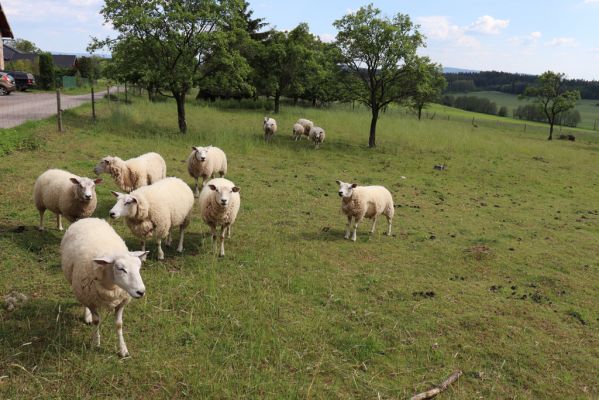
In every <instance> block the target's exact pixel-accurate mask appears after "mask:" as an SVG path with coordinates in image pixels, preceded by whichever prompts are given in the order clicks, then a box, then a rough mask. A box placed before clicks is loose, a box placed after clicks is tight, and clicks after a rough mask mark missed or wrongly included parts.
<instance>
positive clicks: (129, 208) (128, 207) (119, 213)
mask: <svg viewBox="0 0 599 400" xmlns="http://www.w3.org/2000/svg"><path fill="white" fill-rule="evenodd" d="M111 193H112V194H113V195H114V196H115V197H116V198H117V202H116V204H115V205H114V207H112V208H111V209H110V217H111V218H119V217H133V216H135V214H136V213H137V199H136V198H135V197H133V196H131V195H130V194H125V193H119V192H111Z"/></svg>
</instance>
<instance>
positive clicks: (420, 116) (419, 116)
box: [418, 106, 422, 121]
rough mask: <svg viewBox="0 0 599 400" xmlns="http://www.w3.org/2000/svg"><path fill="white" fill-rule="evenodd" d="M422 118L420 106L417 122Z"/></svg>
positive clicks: (419, 107) (420, 107)
mask: <svg viewBox="0 0 599 400" xmlns="http://www.w3.org/2000/svg"><path fill="white" fill-rule="evenodd" d="M421 118H422V106H418V121H420V119H421Z"/></svg>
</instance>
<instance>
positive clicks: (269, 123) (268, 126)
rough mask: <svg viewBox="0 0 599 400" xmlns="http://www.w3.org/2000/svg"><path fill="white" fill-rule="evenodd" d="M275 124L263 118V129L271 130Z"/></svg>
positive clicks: (272, 120)
mask: <svg viewBox="0 0 599 400" xmlns="http://www.w3.org/2000/svg"><path fill="white" fill-rule="evenodd" d="M275 125H276V122H275V120H274V119H272V118H268V117H264V129H269V130H273V129H274V127H275Z"/></svg>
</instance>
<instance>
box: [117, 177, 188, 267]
mask: <svg viewBox="0 0 599 400" xmlns="http://www.w3.org/2000/svg"><path fill="white" fill-rule="evenodd" d="M112 194H113V195H114V196H115V197H117V202H116V204H115V205H114V207H112V209H111V210H110V217H111V218H119V217H125V222H126V224H127V226H128V227H129V229H131V232H133V234H134V235H135V236H137V237H139V238H141V239H142V242H141V245H142V250H145V249H146V239H149V238H151V237H152V236H154V237H156V245H157V247H158V259H159V260H164V252H163V251H162V240H163V239H165V238H166V239H167V240H166V245H167V246H170V245H171V242H172V235H171V233H172V229H173V228H174V227H177V226H178V227H179V231H180V236H179V246H177V251H178V252H179V253H181V252H182V251H183V238H184V236H185V228H186V227H187V225H189V221H190V219H191V209H192V208H193V203H194V197H193V192H192V191H191V189H190V188H189V186H187V184H186V183H185V182H183V181H182V180H181V179H179V178H172V177H169V178H164V179H162V180H160V181H158V182H156V183H154V184H153V185H150V186H143V187H140V188H139V189H137V190H134V191H132V192H131V193H129V194H125V193H119V192H112Z"/></svg>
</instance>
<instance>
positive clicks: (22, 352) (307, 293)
mask: <svg viewBox="0 0 599 400" xmlns="http://www.w3.org/2000/svg"><path fill="white" fill-rule="evenodd" d="M110 107H112V108H110V109H109V106H108V105H106V104H103V105H102V106H101V107H99V121H98V122H97V123H96V124H93V123H92V122H91V121H90V119H89V106H83V107H80V108H78V109H76V110H72V111H68V112H67V113H66V116H65V125H66V126H67V127H68V130H67V132H65V133H63V134H58V133H54V132H53V131H54V124H53V122H42V123H35V124H30V125H27V126H26V127H25V128H23V129H24V131H27V132H28V135H29V136H28V137H29V138H30V139H29V141H31V142H32V143H35V144H36V145H35V146H20V145H15V144H14V143H13V144H12V145H11V146H12V148H15V147H16V148H21V150H18V151H13V152H12V153H10V154H7V155H4V156H2V157H1V158H0V249H2V251H1V254H2V258H1V259H0V276H2V278H1V279H0V294H2V295H4V294H6V293H8V292H10V291H11V290H16V291H19V292H22V293H25V294H27V295H28V296H29V298H30V300H29V301H28V302H27V303H26V304H25V305H24V306H23V307H21V308H20V309H18V310H16V311H14V312H8V311H5V310H1V309H0V398H3V399H37V398H39V399H50V398H52V399H59V398H60V399H67V398H82V399H97V398H127V399H142V398H144V399H145V398H147V397H148V396H151V397H153V398H168V399H172V398H229V399H237V398H272V399H281V398H292V399H293V398H318V399H331V398H339V399H346V398H384V399H387V398H388V399H392V398H406V397H409V396H410V395H412V394H414V393H416V392H420V391H423V390H425V389H428V388H430V387H432V386H433V385H434V384H436V383H438V382H440V381H442V380H443V379H445V378H446V377H447V376H448V375H449V374H450V373H451V372H452V371H453V370H456V369H461V370H463V371H464V376H463V377H462V378H461V379H460V380H459V381H458V382H457V383H456V384H455V385H453V386H452V387H451V388H450V389H449V390H448V391H447V392H446V393H444V394H443V395H442V397H443V398H445V399H472V398H479V397H482V398H497V399H505V398H519V399H521V398H531V399H532V398H535V399H539V398H597V397H599V382H598V380H597V371H598V370H599V329H598V327H599V301H598V300H597V293H598V291H599V260H598V257H597V254H598V253H597V250H596V248H597V246H596V243H597V241H598V240H599V211H598V208H599V207H598V206H597V204H598V203H599V193H598V191H597V182H596V180H595V179H594V177H595V176H596V163H597V156H598V154H599V143H597V142H596V141H595V140H593V139H594V137H595V136H594V134H592V133H583V134H582V135H583V138H584V139H585V140H579V141H577V142H575V143H571V142H560V141H554V142H547V141H546V140H545V134H531V133H524V132H521V131H517V132H516V131H509V130H503V129H497V128H491V127H484V126H481V127H480V128H478V129H477V128H473V127H472V126H471V125H470V124H464V123H460V122H457V121H441V120H423V121H421V122H418V121H417V120H415V119H414V118H411V117H405V116H402V115H401V113H394V112H388V113H387V114H385V115H384V117H383V119H381V121H380V123H379V131H378V132H379V133H378V144H379V147H378V148H377V149H375V150H372V149H367V148H366V147H365V144H366V143H367V132H368V126H369V122H370V121H369V118H368V114H367V113H366V112H364V111H352V110H350V109H346V108H339V109H331V110H314V109H300V108H285V109H284V110H283V113H282V114H280V115H279V116H277V120H278V122H279V133H278V135H277V136H276V137H275V140H274V141H273V142H272V143H268V144H267V143H264V142H263V140H262V136H261V129H260V128H261V120H262V117H263V113H262V112H260V111H240V110H230V111H224V110H219V109H215V108H209V107H203V106H193V105H190V107H189V109H188V118H189V120H188V122H189V126H190V132H189V134H188V135H186V136H182V135H179V134H178V133H176V132H175V129H176V120H175V116H174V105H173V104H171V103H160V104H148V103H147V102H145V101H143V100H137V101H135V102H134V104H133V105H130V106H121V107H120V108H118V109H117V108H116V105H115V104H114V103H113V104H111V105H110ZM300 116H305V117H308V118H310V119H312V120H314V121H315V122H317V123H318V124H319V125H321V126H323V127H325V129H326V130H327V141H326V142H325V143H324V145H323V146H322V148H321V149H319V150H314V149H312V147H311V146H309V145H308V143H307V142H306V141H305V140H304V141H302V142H300V143H295V142H292V141H291V125H292V123H293V122H294V121H295V120H296V119H297V118H298V117H300ZM0 134H1V133H0ZM13 136H14V135H13ZM0 140H2V139H0ZM11 140H13V139H11ZM201 144H206V145H207V144H213V145H216V146H219V147H221V148H222V149H224V150H225V151H226V153H227V155H228V158H229V174H228V176H227V177H228V178H229V179H231V180H233V181H234V182H235V183H236V184H237V185H238V186H240V187H241V198H242V207H241V212H240V216H239V218H238V221H237V223H236V225H235V226H234V227H233V238H232V240H231V241H230V242H228V244H227V256H226V257H225V258H224V259H219V258H218V257H216V256H215V253H214V252H212V251H211V249H210V239H209V236H208V229H207V227H205V226H204V225H203V224H202V223H201V221H200V219H199V217H198V215H197V209H196V210H194V213H195V214H194V218H193V222H192V224H191V226H190V228H189V229H188V235H187V236H186V241H185V252H184V254H183V255H181V256H180V255H178V254H176V253H175V252H174V250H173V249H170V250H166V251H165V253H166V257H167V258H166V260H165V261H164V262H158V261H157V260H156V259H155V252H154V251H152V253H151V259H150V260H149V261H148V262H147V263H146V264H145V268H144V270H143V271H142V274H143V277H144V281H145V284H146V287H147V296H146V297H145V298H144V299H142V300H140V301H134V302H132V303H131V304H130V305H129V306H127V308H126V310H125V315H124V321H125V323H124V331H125V338H126V340H127V344H128V347H129V351H130V352H131V355H132V357H131V358H128V359H125V360H119V359H118V357H117V356H116V343H117V340H116V335H115V333H114V328H113V319H112V316H111V315H106V314H104V317H105V318H106V319H105V321H104V322H103V324H102V340H103V343H102V347H101V348H100V349H92V348H91V346H90V345H91V327H88V326H86V325H84V324H83V323H82V322H81V319H80V316H81V309H80V307H79V306H78V305H77V303H76V301H75V300H74V298H73V295H72V293H71V289H70V287H69V286H68V285H67V283H66V281H65V279H64V277H63V275H62V271H61V269H60V261H59V252H58V247H59V243H60V240H61V237H62V234H61V233H60V232H58V231H56V230H55V229H49V230H48V231H46V232H45V233H43V234H40V233H38V232H37V231H36V230H35V229H34V228H35V226H36V224H37V220H38V215H37V211H36V210H35V207H34V206H33V204H32V199H31V197H32V195H31V192H32V188H33V182H34V180H35V178H36V177H37V176H38V175H39V174H40V173H41V172H42V171H44V170H45V169H47V168H50V167H58V168H65V169H68V170H70V171H72V172H74V173H78V174H82V175H88V176H89V175H91V171H92V168H93V166H94V165H95V163H96V162H97V160H98V159H100V158H101V157H102V156H104V155H107V154H118V155H119V156H121V157H123V158H128V157H131V156H135V155H138V154H141V153H144V152H147V151H158V152H160V153H161V154H162V155H163V156H164V158H165V160H166V162H167V166H168V168H169V175H174V176H178V177H181V178H183V179H185V180H186V181H188V182H190V183H191V178H189V177H188V176H187V173H186V168H185V164H184V162H183V161H184V160H185V159H186V157H187V155H188V154H189V151H190V146H191V145H201ZM440 163H444V164H447V166H448V169H447V170H446V171H435V170H433V166H434V165H435V164H440ZM404 178H405V179H404ZM335 179H341V180H344V181H356V182H359V183H362V184H383V185H385V186H387V187H388V188H389V189H390V190H391V192H392V193H393V195H394V200H395V203H396V217H395V220H394V236H393V237H390V238H389V237H386V236H384V235H382V232H383V231H384V229H385V226H384V225H385V222H384V221H380V222H379V226H378V228H377V233H376V234H374V235H369V234H368V233H367V232H368V230H369V228H370V224H369V223H368V222H366V223H363V224H362V225H361V226H360V229H359V232H358V241H357V242H356V243H351V242H349V241H345V240H343V228H344V222H345V218H344V217H343V216H342V215H341V213H340V200H339V198H338V197H337V194H336V192H337V186H336V185H335ZM114 189H116V186H115V185H114V183H113V182H112V181H110V179H107V180H106V182H105V184H103V185H101V186H99V187H98V197H99V200H98V209H97V211H96V216H100V217H106V216H107V212H108V210H109V209H110V207H112V205H113V204H114V199H113V198H112V196H111V195H110V193H109V191H110V190H114ZM49 218H50V217H49ZM50 221H51V218H50V219H49V220H48V225H47V226H48V227H52V224H51V222H50ZM111 223H112V224H113V226H114V227H115V229H116V230H117V232H119V233H120V234H121V235H122V236H123V237H124V238H125V240H126V241H127V243H128V245H129V247H130V249H134V250H135V249H138V247H139V242H138V241H137V240H136V239H135V238H134V237H133V236H132V234H131V233H130V232H129V231H128V230H127V228H126V227H125V226H124V224H123V222H122V221H113V222H111ZM67 225H68V223H67ZM176 238H177V236H175V239H176ZM152 245H153V243H152ZM152 245H151V246H152ZM151 249H152V250H154V248H153V247H151Z"/></svg>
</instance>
